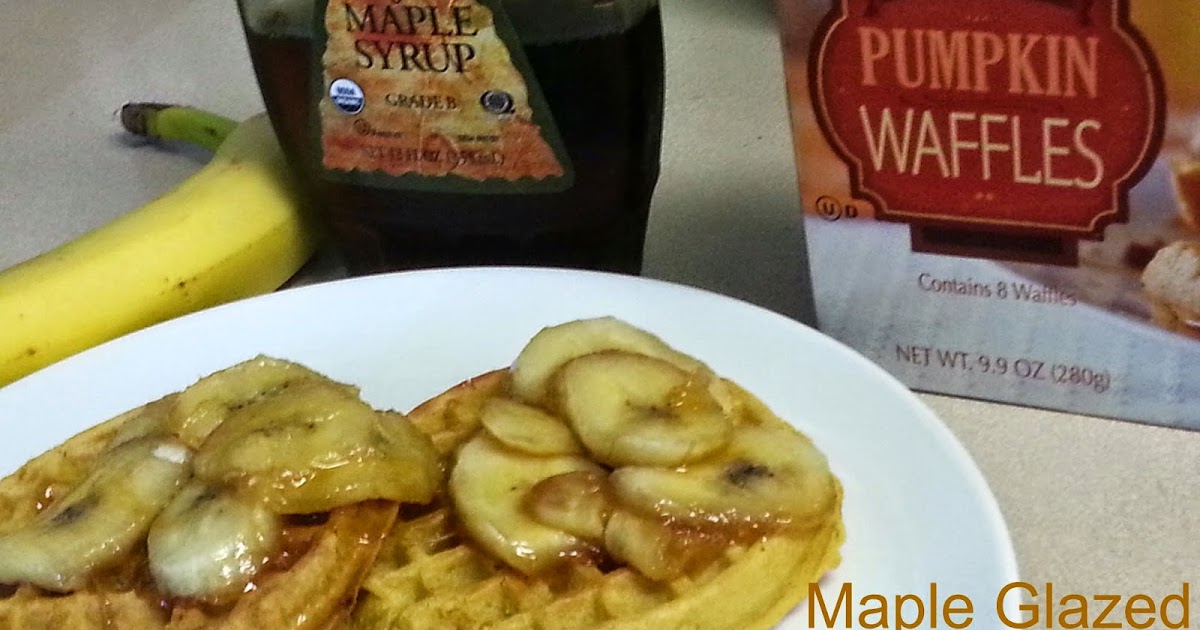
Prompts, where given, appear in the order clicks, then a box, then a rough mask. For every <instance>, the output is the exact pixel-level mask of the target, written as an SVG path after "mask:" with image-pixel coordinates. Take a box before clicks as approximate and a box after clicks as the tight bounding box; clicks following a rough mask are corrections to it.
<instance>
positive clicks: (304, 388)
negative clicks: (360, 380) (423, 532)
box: [196, 380, 441, 514]
mask: <svg viewBox="0 0 1200 630" xmlns="http://www.w3.org/2000/svg"><path fill="white" fill-rule="evenodd" d="M196 475H197V477H199V478H200V479H202V480H204V481H207V482H209V483H212V484H215V485H233V486H236V487H238V489H239V491H240V492H242V493H243V494H246V495H247V496H253V497H256V498H258V499H259V500H261V501H263V502H264V503H265V504H266V505H267V506H268V507H269V508H270V509H271V510H272V511H274V512H277V513H281V514H308V513H313V512H324V511H327V510H330V509H332V508H335V507H338V506H342V505H348V504H351V503H358V502H360V501H366V500H369V499H388V500H392V501H397V502H413V503H425V502H428V501H429V500H430V499H431V498H432V497H433V494H434V493H435V492H436V491H437V488H438V486H439V483H440V479H441V470H440V468H439V463H438V458H437V454H436V453H435V451H434V450H433V445H432V443H430V441H429V438H427V437H425V436H424V435H422V434H421V433H420V432H418V431H417V430H416V429H415V428H414V427H413V426H412V425H411V423H409V422H408V421H407V420H406V419H404V418H403V417H402V416H399V414H382V413H379V412H376V411H375V410H374V409H372V408H371V407H370V406H369V405H367V404H366V403H364V402H363V401H362V400H360V399H359V398H358V397H357V395H355V393H354V391H353V390H352V389H350V388H346V387H341V386H338V385H331V384H328V383H326V382H324V381H317V380H302V381H294V382H292V383H290V385H289V387H288V389H287V391H286V392H283V393H279V394H276V395H274V396H271V397H268V398H263V399H260V400H257V401H254V402H250V403H248V404H246V405H245V406H243V407H241V408H239V409H238V410H236V411H234V412H233V413H232V414H231V415H230V416H229V417H228V418H227V419H225V421H224V422H222V423H221V424H220V426H218V427H217V428H216V429H215V430H214V431H213V432H212V435H211V436H209V438H208V439H207V440H206V441H205V442H204V446H203V447H202V448H201V449H200V451H199V452H198V453H197V454H196Z"/></svg>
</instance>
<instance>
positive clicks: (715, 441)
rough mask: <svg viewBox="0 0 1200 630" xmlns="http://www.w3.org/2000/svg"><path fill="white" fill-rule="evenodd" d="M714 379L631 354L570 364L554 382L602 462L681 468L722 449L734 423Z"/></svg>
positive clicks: (600, 356) (604, 355)
mask: <svg viewBox="0 0 1200 630" xmlns="http://www.w3.org/2000/svg"><path fill="white" fill-rule="evenodd" d="M708 383H709V379H708V377H707V376H704V375H697V374H696V373H695V372H687V371H684V370H682V369H680V368H678V367H676V366H675V365H673V364H672V363H669V362H667V361H663V360H661V359H655V358H653V357H648V356H645V355H641V354H634V353H631V352H621V351H614V352H598V353H595V354H589V355H586V356H582V357H579V358H577V359H574V360H572V361H570V362H568V363H567V364H566V365H564V366H563V367H562V368H561V369H560V370H559V371H558V372H557V376H556V378H555V385H556V387H555V391H556V393H557V401H558V406H559V407H560V408H561V409H562V411H563V413H564V415H566V417H567V420H568V421H570V423H571V427H572V428H573V429H574V430H575V433H576V434H578V435H579V438H580V440H582V441H583V443H584V445H585V446H587V449H588V451H589V452H590V453H591V454H592V455H593V456H594V457H595V458H596V459H597V460H599V461H601V462H603V463H605V464H608V465H611V466H624V465H646V466H679V465H682V464H686V463H688V462H692V461H696V460H699V459H702V458H704V457H706V456H708V455H710V454H712V453H714V452H716V451H718V450H720V449H721V448H722V447H724V446H725V444H726V443H727V442H728V441H729V434H730V432H731V431H732V429H733V423H732V421H731V420H730V418H729V417H728V416H727V415H726V414H725V412H724V410H723V409H722V408H721V405H720V404H719V403H718V402H717V401H716V400H715V399H714V398H713V397H712V395H711V394H709V392H708V390H707V386H708Z"/></svg>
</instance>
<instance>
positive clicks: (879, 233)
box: [777, 0, 1200, 429]
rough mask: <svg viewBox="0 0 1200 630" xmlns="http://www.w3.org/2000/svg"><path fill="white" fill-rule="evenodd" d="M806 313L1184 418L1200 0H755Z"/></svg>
mask: <svg viewBox="0 0 1200 630" xmlns="http://www.w3.org/2000/svg"><path fill="white" fill-rule="evenodd" d="M777 8H778V13H779V23H780V28H781V33H782V44H783V53H784V61H785V63H784V65H785V69H786V74H787V86H788V96H789V102H790V112H791V120H792V130H793V135H794V138H795V148H796V161H797V165H798V169H799V181H800V196H801V204H802V207H803V220H804V224H805V230H806V233H807V236H808V243H809V258H810V260H809V262H810V266H811V273H812V277H813V290H814V293H815V300H816V305H817V316H818V325H819V326H820V327H821V329H822V330H824V331H825V332H826V333H828V334H830V335H831V336H833V337H836V338H838V339H840V340H842V341H843V342H845V343H847V344H849V345H851V346H853V347H854V348H856V349H857V350H858V351H860V352H862V353H863V354H865V355H866V356H868V357H870V358H872V359H873V360H874V361H876V362H877V363H879V364H880V365H882V366H883V367H884V368H885V369H887V370H889V371H890V372H891V373H892V374H894V375H895V376H896V377H898V378H899V379H900V380H902V381H903V382H904V383H906V384H907V385H909V386H910V387H912V388H914V389H919V390H924V391H930V392H940V393H947V394H954V395H959V396H968V397H976V398H983V399H990V400H997V401H1003V402H1009V403H1015V404H1025V405H1031V406H1038V407H1047V408H1053V409H1061V410H1068V411H1073V412H1078V413H1087V414H1095V415H1102V416H1109V417H1115V418H1122V419H1127V420H1132V421H1137V422H1145V423H1151V424H1160V425H1167V426H1178V427H1185V428H1190V429H1200V379H1198V378H1196V374H1198V373H1200V2H1196V1H1195V0H970V1H969V2H963V1H962V0H777Z"/></svg>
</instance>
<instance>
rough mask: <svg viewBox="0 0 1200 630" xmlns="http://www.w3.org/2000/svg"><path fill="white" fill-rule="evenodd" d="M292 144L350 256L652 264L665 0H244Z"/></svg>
mask: <svg viewBox="0 0 1200 630" xmlns="http://www.w3.org/2000/svg"><path fill="white" fill-rule="evenodd" d="M239 4H240V8H241V13H242V17H243V23H244V25H245V29H246V35H247V40H248V44H249V49H250V55H251V59H252V61H253V63H254V67H255V72H256V75H257V78H258V83H259V87H260V89H261V92H262V95H263V99H264V101H265V103H266V106H267V111H268V113H269V114H270V116H271V119H272V122H273V123H274V126H275V130H276V132H277V134H278V135H279V137H280V140H281V142H282V144H283V146H284V149H285V151H286V152H287V154H288V157H289V159H290V160H291V161H292V163H293V165H294V166H295V168H297V169H298V170H299V171H300V172H302V173H303V175H304V177H303V179H304V181H305V183H306V185H307V186H308V187H309V188H310V193H311V194H312V195H313V196H314V198H315V199H317V201H318V202H319V204H320V206H321V207H322V209H323V210H324V212H325V213H326V216H327V218H328V222H329V225H330V227H331V230H332V234H333V236H334V239H335V241H336V242H337V244H338V245H339V246H340V248H341V250H342V252H343V254H344V256H345V258H346V260H347V264H348V265H349V267H350V270H351V272H352V273H357V274H361V273H374V272H381V271H391V270H400V269H412V268H425V267H442V266H463V265H537V266H556V267H574V268H585V269H600V270H607V271H617V272H623V273H629V274H637V273H640V270H641V265H642V247H643V242H644V237H645V232H646V221H647V216H648V214H649V208H650V200H651V196H652V193H653V191H654V187H655V183H656V181H657V179H658V168H659V155H660V145H661V138H662V114H663V42H662V25H661V20H660V14H659V8H658V4H657V0H504V1H503V2H501V1H499V0H330V1H325V0H318V1H315V2H314V0H275V1H268V0H261V1H256V0H240V2H239Z"/></svg>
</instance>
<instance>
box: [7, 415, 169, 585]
mask: <svg viewBox="0 0 1200 630" xmlns="http://www.w3.org/2000/svg"><path fill="white" fill-rule="evenodd" d="M190 461H191V453H190V452H189V451H188V449H187V448H186V447H184V446H183V445H182V444H181V443H179V442H178V441H176V440H173V439H167V438H163V439H158V438H140V439H134V440H130V441H127V442H125V443H124V444H121V445H120V446H118V447H116V448H114V449H112V450H111V451H109V452H108V453H106V454H105V455H104V457H103V458H102V459H101V460H100V461H99V462H98V465H97V466H96V467H95V469H94V470H93V472H92V473H91V474H90V475H89V476H88V477H87V478H86V479H84V480H83V482H82V483H80V484H79V485H78V486H77V487H76V488H74V489H73V490H71V491H70V492H69V493H67V495H66V496H64V497H63V498H62V499H61V500H59V501H57V502H55V503H53V504H52V505H51V506H50V507H49V508H47V509H46V510H45V511H44V512H42V513H41V514H40V515H38V518H37V519H36V520H34V521H33V522H31V523H29V524H27V525H26V526H25V527H22V528H20V529H17V530H15V531H12V532H9V533H6V534H4V535H0V584H17V583H28V584H34V585H37V586H40V587H42V588H45V589H48V590H51V591H71V590H76V589H79V588H81V587H83V586H84V585H85V584H86V583H87V579H88V578H89V577H90V576H91V575H92V574H93V573H94V572H95V571H96V570H98V569H103V568H107V567H109V566H111V565H114V564H116V563H119V562H121V561H122V560H124V559H125V558H126V556H127V555H129V554H130V553H131V552H132V550H133V548H134V547H136V546H137V545H138V544H140V543H141V541H142V539H143V538H144V537H145V535H146V531H147V530H148V529H149V528H150V524H151V522H152V521H153V520H154V518H155V517H156V516H157V515H158V514H159V512H160V511H162V509H163V508H164V507H166V506H167V504H168V503H169V502H170V500H171V497H173V496H174V495H175V493H176V491H177V490H178V489H179V487H180V486H181V485H182V484H183V483H184V481H186V480H187V477H188V475H189V473H190V470H191V467H190Z"/></svg>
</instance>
